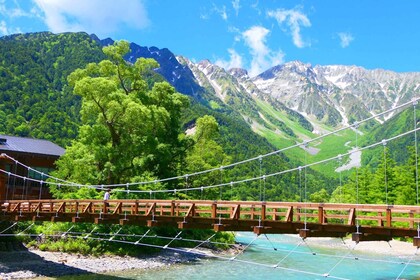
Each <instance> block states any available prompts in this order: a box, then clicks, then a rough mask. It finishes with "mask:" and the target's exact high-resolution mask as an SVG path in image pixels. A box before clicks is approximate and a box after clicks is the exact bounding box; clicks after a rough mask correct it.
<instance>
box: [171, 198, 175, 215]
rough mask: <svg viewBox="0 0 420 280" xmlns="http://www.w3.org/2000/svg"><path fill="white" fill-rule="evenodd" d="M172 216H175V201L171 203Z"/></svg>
mask: <svg viewBox="0 0 420 280" xmlns="http://www.w3.org/2000/svg"><path fill="white" fill-rule="evenodd" d="M171 216H175V201H173V200H172V201H171Z"/></svg>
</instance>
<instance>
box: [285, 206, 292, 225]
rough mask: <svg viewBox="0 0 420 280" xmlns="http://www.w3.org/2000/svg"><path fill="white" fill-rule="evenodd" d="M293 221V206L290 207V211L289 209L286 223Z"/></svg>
mask: <svg viewBox="0 0 420 280" xmlns="http://www.w3.org/2000/svg"><path fill="white" fill-rule="evenodd" d="M292 221H293V206H290V207H289V209H287V213H286V222H292Z"/></svg>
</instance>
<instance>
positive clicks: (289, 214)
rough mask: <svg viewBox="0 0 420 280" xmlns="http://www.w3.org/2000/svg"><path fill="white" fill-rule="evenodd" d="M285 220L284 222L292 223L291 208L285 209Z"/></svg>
mask: <svg viewBox="0 0 420 280" xmlns="http://www.w3.org/2000/svg"><path fill="white" fill-rule="evenodd" d="M298 217H299V216H298ZM285 220H286V222H293V206H290V207H289V209H287V212H286V217H285Z"/></svg>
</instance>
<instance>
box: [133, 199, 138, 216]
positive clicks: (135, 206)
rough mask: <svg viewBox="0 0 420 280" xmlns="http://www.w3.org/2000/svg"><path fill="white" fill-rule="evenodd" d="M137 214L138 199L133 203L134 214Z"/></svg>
mask: <svg viewBox="0 0 420 280" xmlns="http://www.w3.org/2000/svg"><path fill="white" fill-rule="evenodd" d="M138 214H139V202H138V200H136V202H135V204H134V215H138Z"/></svg>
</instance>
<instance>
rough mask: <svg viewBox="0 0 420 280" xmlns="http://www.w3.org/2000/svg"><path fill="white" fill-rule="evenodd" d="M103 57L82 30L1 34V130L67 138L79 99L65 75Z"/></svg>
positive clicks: (74, 125) (61, 141)
mask: <svg viewBox="0 0 420 280" xmlns="http://www.w3.org/2000/svg"><path fill="white" fill-rule="evenodd" d="M103 57H104V56H103V53H102V52H101V51H100V47H99V45H98V44H97V43H96V42H95V41H93V40H92V39H91V38H90V37H89V36H88V35H87V34H86V33H65V34H58V35H56V34H52V33H49V32H43V33H29V34H18V35H12V36H5V37H2V38H0V100H2V103H1V104H0V112H1V113H0V133H2V134H10V135H17V136H30V137H35V138H41V139H47V140H51V141H53V142H55V143H57V144H60V145H62V146H65V145H66V144H68V143H69V142H70V139H72V138H74V137H75V136H76V134H77V127H78V119H79V108H80V99H79V98H74V96H72V95H71V94H70V90H69V88H68V86H67V80H66V79H67V76H68V74H70V73H71V72H72V71H73V70H75V69H76V68H78V67H84V66H85V65H86V63H88V62H95V61H99V60H101V59H102V58H103Z"/></svg>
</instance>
